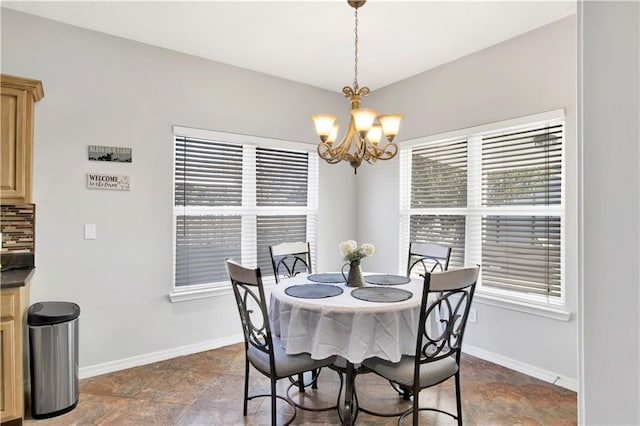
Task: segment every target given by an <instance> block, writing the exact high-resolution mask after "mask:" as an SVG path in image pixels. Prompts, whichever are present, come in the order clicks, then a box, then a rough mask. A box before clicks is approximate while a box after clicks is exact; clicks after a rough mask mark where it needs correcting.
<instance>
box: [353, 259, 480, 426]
mask: <svg viewBox="0 0 640 426" xmlns="http://www.w3.org/2000/svg"><path fill="white" fill-rule="evenodd" d="M479 271H480V267H479V266H478V267H474V268H461V269H454V270H449V271H445V272H434V273H430V272H427V273H426V274H425V277H424V285H423V293H422V302H421V305H420V317H419V324H418V336H417V339H416V347H415V354H414V355H413V356H409V355H404V356H402V358H401V359H400V361H399V362H397V363H394V362H390V361H387V360H383V359H380V358H371V359H368V360H365V361H363V365H364V366H365V367H367V368H368V369H369V370H370V371H372V372H373V373H375V374H377V375H379V376H381V377H384V378H385V379H387V380H389V381H391V382H393V383H397V384H398V385H399V386H402V387H403V388H407V389H409V390H410V391H411V394H412V395H413V404H412V407H411V408H410V409H408V410H405V411H403V412H400V413H379V412H376V411H373V410H371V409H368V408H365V407H362V406H360V407H359V410H360V411H363V412H365V413H368V414H372V415H377V416H384V417H392V416H398V415H399V416H400V417H399V419H398V424H400V422H401V421H402V419H404V418H405V417H407V416H408V415H410V414H412V415H413V424H414V426H415V425H418V416H419V412H420V411H423V410H428V411H437V412H440V413H444V414H446V415H449V416H451V417H453V418H454V419H455V420H457V422H458V425H462V402H461V397H460V356H461V353H462V339H463V337H464V331H465V328H466V324H467V319H468V317H469V310H470V308H471V302H472V301H473V295H474V292H475V287H476V282H477V281H478V274H479ZM430 296H435V298H434V297H431V298H430ZM436 311H438V312H439V315H440V320H439V321H440V322H441V323H442V325H443V326H444V327H431V326H430V324H428V322H429V321H428V320H429V318H433V316H432V313H434V312H436ZM452 377H453V378H454V380H455V392H456V414H453V413H450V412H447V411H444V410H441V409H439V408H436V407H420V391H421V390H422V389H425V388H428V387H431V386H435V385H437V384H439V383H442V382H444V381H445V380H448V379H450V378H452Z"/></svg>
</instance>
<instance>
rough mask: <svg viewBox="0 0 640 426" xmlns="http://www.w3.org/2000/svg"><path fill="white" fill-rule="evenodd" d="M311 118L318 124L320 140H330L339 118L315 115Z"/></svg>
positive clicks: (331, 115) (329, 115)
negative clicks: (334, 125) (334, 124)
mask: <svg viewBox="0 0 640 426" xmlns="http://www.w3.org/2000/svg"><path fill="white" fill-rule="evenodd" d="M311 118H312V119H313V122H314V123H315V124H316V133H317V134H318V136H320V139H321V140H322V141H323V142H325V141H326V140H327V139H328V138H329V135H330V134H331V131H332V130H333V123H335V122H336V120H337V119H338V116H337V115H335V114H314V115H312V116H311Z"/></svg>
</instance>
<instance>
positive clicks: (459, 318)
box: [416, 266, 480, 373]
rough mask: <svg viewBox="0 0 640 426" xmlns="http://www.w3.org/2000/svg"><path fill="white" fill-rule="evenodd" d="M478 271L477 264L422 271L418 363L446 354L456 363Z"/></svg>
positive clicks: (435, 359) (417, 345) (417, 348)
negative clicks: (427, 271) (459, 267)
mask: <svg viewBox="0 0 640 426" xmlns="http://www.w3.org/2000/svg"><path fill="white" fill-rule="evenodd" d="M479 272H480V267H479V266H477V267H474V268H461V269H452V270H449V271H444V272H434V273H426V274H425V278H424V288H423V293H422V305H421V306H420V324H419V327H418V339H417V344H416V360H417V361H418V362H419V364H425V363H428V362H433V361H437V360H439V359H442V358H446V357H448V356H454V357H455V358H456V361H457V362H458V363H460V353H461V348H462V338H463V337H464V330H465V328H466V325H467V318H468V317H469V309H470V308H471V302H472V301H473V294H474V292H475V288H476V282H477V281H478V274H479ZM434 321H435V322H437V324H433V322H434ZM416 366H417V367H418V365H416ZM417 372H418V368H416V373H417Z"/></svg>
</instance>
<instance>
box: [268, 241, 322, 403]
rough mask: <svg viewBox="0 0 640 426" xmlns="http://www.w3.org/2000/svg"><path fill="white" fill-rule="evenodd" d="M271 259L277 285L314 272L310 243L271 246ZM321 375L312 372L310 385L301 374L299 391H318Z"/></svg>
mask: <svg viewBox="0 0 640 426" xmlns="http://www.w3.org/2000/svg"><path fill="white" fill-rule="evenodd" d="M269 257H270V258H271V266H272V268H273V276H274V277H275V279H276V283H279V282H280V281H281V280H283V279H286V278H292V277H294V276H295V275H297V274H299V273H308V274H311V273H312V272H313V270H312V266H311V246H310V245H309V242H285V243H280V244H275V245H272V246H269ZM319 374H320V370H314V371H312V372H311V379H310V380H309V381H308V383H305V382H304V375H302V374H301V375H300V376H299V377H298V378H297V382H298V390H299V391H300V392H304V388H305V387H307V386H311V389H317V388H318V375H319ZM292 381H293V380H292Z"/></svg>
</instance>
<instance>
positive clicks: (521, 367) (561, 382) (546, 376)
mask: <svg viewBox="0 0 640 426" xmlns="http://www.w3.org/2000/svg"><path fill="white" fill-rule="evenodd" d="M463 352H464V353H467V354H469V355H472V356H475V357H477V358H481V359H484V360H485V361H489V362H492V363H494V364H498V365H501V366H503V367H507V368H510V369H512V370H515V371H518V372H520V373H522V374H526V375H527V376H531V377H535V378H536V379H540V380H544V381H545V382H549V383H553V384H556V385H558V386H562V387H563V388H566V389H569V390H572V391H574V392H577V391H578V381H577V380H576V379H572V378H570V377H566V376H562V375H560V374H557V373H554V372H553V371H548V370H544V369H542V368H539V367H535V366H533V365H530V364H525V363H524V362H520V361H517V360H515V359H513V358H509V357H506V356H504V355H499V354H496V353H493V352H489V351H486V350H484V349H480V348H476V347H474V346H469V345H463ZM463 374H464V373H463Z"/></svg>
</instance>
